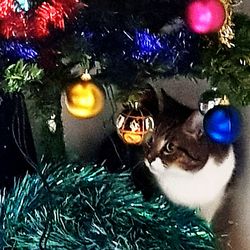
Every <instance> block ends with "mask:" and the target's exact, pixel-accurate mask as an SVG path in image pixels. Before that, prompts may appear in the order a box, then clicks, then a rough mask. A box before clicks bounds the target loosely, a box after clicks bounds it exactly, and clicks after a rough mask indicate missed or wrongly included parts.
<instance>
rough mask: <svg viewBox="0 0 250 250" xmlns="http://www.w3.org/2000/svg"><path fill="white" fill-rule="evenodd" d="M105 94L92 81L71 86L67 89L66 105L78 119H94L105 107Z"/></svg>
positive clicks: (81, 81) (82, 81)
mask: <svg viewBox="0 0 250 250" xmlns="http://www.w3.org/2000/svg"><path fill="white" fill-rule="evenodd" d="M104 99H105V98H104V93H103V91H102V90H101V89H100V88H99V87H97V86H96V84H95V83H93V81H92V80H91V79H89V80H80V81H79V82H77V83H73V84H70V85H69V86H68V87H67V89H66V98H65V104H66V107H67V109H68V111H69V113H70V114H72V115H73V116H74V117H77V118H82V119H84V118H92V117H94V116H96V115H98V114H99V113H100V112H101V111H102V110H103V107H104Z"/></svg>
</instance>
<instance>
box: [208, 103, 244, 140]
mask: <svg viewBox="0 0 250 250" xmlns="http://www.w3.org/2000/svg"><path fill="white" fill-rule="evenodd" d="M203 125H204V131H205V133H206V134H207V135H208V136H209V137H210V139H212V140H213V141H215V142H217V143H221V144H231V143H233V142H234V141H235V140H236V139H237V138H238V136H239V134H240V131H241V115H240V112H239V111H238V110H237V109H236V108H234V107H233V106H231V105H228V106H226V105H218V106H216V107H214V108H213V109H210V110H209V111H208V112H207V113H206V115H205V116H204V120H203Z"/></svg>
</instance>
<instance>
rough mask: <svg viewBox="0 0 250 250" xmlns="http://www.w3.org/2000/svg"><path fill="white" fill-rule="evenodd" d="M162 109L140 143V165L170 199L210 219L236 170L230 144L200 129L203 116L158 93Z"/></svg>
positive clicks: (164, 94)
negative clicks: (142, 150) (220, 141)
mask: <svg viewBox="0 0 250 250" xmlns="http://www.w3.org/2000/svg"><path fill="white" fill-rule="evenodd" d="M161 94H162V97H163V98H162V100H163V102H164V108H163V110H162V111H161V112H160V113H159V114H158V116H157V117H156V118H155V124H156V125H155V129H154V131H153V133H152V135H151V137H149V139H148V140H147V141H146V142H145V143H144V157H145V160H144V161H145V165H146V166H147V168H148V169H149V171H150V172H151V174H152V175H153V177H154V179H155V181H156V184H157V186H158V187H159V188H160V190H161V191H162V192H163V193H164V194H165V195H166V196H167V197H168V198H169V199H170V200H171V201H172V202H174V203H176V204H179V205H182V206H186V207H189V208H191V209H197V211H199V214H200V215H201V216H202V217H203V218H205V219H206V220H207V221H208V222H211V221H212V219H213V217H214V215H215V213H216V211H217V210H218V209H219V207H220V206H221V205H222V203H223V200H224V197H225V191H226V188H227V186H228V183H229V181H230V179H231V178H232V175H233V172H234V169H235V154H234V150H233V146H232V145H224V144H217V143H215V142H213V141H211V140H210V139H209V138H208V136H206V134H205V133H204V131H203V116H202V115H201V113H200V112H199V111H198V110H192V109H190V108H188V107H186V106H184V105H182V104H180V103H178V102H177V101H175V100H174V99H173V98H171V97H170V96H168V95H167V94H166V93H165V91H163V90H162V91H161Z"/></svg>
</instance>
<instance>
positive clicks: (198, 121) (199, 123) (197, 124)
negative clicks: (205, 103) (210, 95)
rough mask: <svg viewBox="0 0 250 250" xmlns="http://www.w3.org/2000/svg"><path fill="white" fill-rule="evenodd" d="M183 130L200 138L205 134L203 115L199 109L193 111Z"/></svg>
mask: <svg viewBox="0 0 250 250" xmlns="http://www.w3.org/2000/svg"><path fill="white" fill-rule="evenodd" d="M183 130H184V132H185V133H186V134H189V135H191V136H193V137H195V138H197V139H198V138H200V137H201V136H202V135H203V115H202V114H201V113H200V112H199V111H193V113H192V114H191V115H190V116H189V117H188V119H187V120H186V121H185V123H184V124H183Z"/></svg>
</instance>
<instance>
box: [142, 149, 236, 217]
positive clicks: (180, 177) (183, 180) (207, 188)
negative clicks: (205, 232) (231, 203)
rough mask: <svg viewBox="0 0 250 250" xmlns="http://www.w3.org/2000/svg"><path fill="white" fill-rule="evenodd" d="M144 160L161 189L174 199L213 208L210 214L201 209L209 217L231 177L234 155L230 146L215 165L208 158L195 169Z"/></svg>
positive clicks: (192, 205)
mask: <svg viewBox="0 0 250 250" xmlns="http://www.w3.org/2000/svg"><path fill="white" fill-rule="evenodd" d="M145 163H146V165H147V166H148V167H149V169H150V171H151V172H152V173H153V174H154V176H155V178H156V181H157V183H158V185H159V187H160V188H161V190H162V191H163V192H164V193H165V194H166V196H167V197H168V198H169V199H170V200H172V201H173V202H175V203H177V204H180V205H184V206H187V207H190V208H200V209H201V210H202V209H203V210H204V208H206V207H209V206H210V207H214V208H213V209H212V210H213V211H210V212H208V213H209V215H207V212H201V213H203V215H204V217H206V218H207V219H208V220H211V218H212V216H213V215H214V213H215V211H216V210H217V208H218V207H219V205H220V203H221V200H222V198H223V196H224V191H225V187H226V185H227V183H228V182H229V180H230V178H231V176H232V173H233V170H234V167H235V156H234V152H233V148H232V147H231V148H230V150H229V154H228V156H227V158H226V159H224V161H223V162H222V163H220V164H218V163H216V162H215V161H214V159H213V158H212V157H210V158H209V159H208V161H207V163H206V165H205V166H204V167H203V168H202V169H201V170H199V171H198V172H190V171H185V170H182V169H180V168H178V167H177V166H167V167H164V166H163V164H162V161H161V160H160V158H156V160H155V161H154V162H152V163H151V164H149V162H147V161H145Z"/></svg>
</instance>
